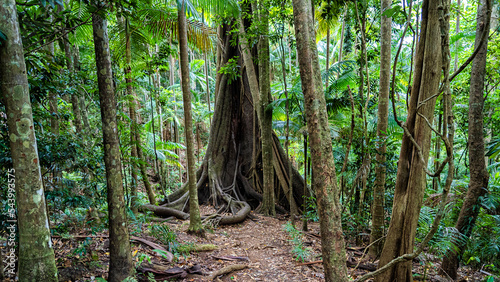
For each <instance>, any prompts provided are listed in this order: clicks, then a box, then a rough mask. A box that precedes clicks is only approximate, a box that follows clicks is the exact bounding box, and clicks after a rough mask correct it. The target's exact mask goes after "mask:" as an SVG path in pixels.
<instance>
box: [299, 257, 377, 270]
mask: <svg viewBox="0 0 500 282" xmlns="http://www.w3.org/2000/svg"><path fill="white" fill-rule="evenodd" d="M318 263H323V261H322V260H315V261H310V262H302V263H299V264H296V265H295V266H303V265H311V264H318ZM358 264H359V263H358ZM346 265H347V266H349V267H354V266H356V267H357V268H359V269H364V270H369V271H374V270H376V269H377V266H376V265H375V264H374V263H370V264H361V265H359V266H358V265H356V263H354V262H351V261H346Z"/></svg>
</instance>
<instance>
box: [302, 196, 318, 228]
mask: <svg viewBox="0 0 500 282" xmlns="http://www.w3.org/2000/svg"><path fill="white" fill-rule="evenodd" d="M304 199H305V212H304V217H305V218H306V219H307V220H312V221H314V222H317V221H319V217H318V206H317V205H316V197H314V196H309V197H307V196H304Z"/></svg>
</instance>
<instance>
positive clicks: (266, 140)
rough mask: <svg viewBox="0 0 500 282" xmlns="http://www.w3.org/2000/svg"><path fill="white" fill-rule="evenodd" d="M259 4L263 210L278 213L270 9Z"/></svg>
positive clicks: (270, 213) (267, 213) (266, 213)
mask: <svg viewBox="0 0 500 282" xmlns="http://www.w3.org/2000/svg"><path fill="white" fill-rule="evenodd" d="M258 3H259V5H258V18H259V24H260V25H261V27H262V28H261V30H262V34H261V36H260V38H259V42H258V58H259V92H260V93H259V94H260V105H259V107H260V109H258V110H259V111H260V112H261V114H260V117H259V121H260V129H261V143H262V174H263V186H264V187H263V189H264V195H263V196H264V198H263V200H262V207H261V212H262V213H263V214H264V215H270V216H274V215H276V209H275V208H274V198H275V195H274V170H273V139H272V138H273V128H272V126H273V110H272V109H269V108H268V105H269V104H270V103H271V101H272V97H271V81H270V79H269V10H268V9H267V8H266V5H265V4H264V1H262V0H260V1H259V2H258Z"/></svg>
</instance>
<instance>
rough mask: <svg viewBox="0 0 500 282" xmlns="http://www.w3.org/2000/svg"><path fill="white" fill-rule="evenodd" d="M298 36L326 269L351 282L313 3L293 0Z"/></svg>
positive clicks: (332, 277) (335, 278) (328, 278)
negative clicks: (317, 47) (317, 46)
mask: <svg viewBox="0 0 500 282" xmlns="http://www.w3.org/2000/svg"><path fill="white" fill-rule="evenodd" d="M293 15H294V22H295V34H296V35H297V52H298V54H299V55H300V56H299V64H300V76H301V80H302V91H303V92H304V104H305V113H306V118H307V129H308V132H309V138H310V144H311V157H312V165H313V171H314V176H313V187H314V190H315V191H316V197H317V205H318V215H319V219H320V232H321V249H322V254H323V267H324V270H325V280H326V281H327V282H330V281H332V282H333V281H335V282H340V281H348V278H347V269H346V263H345V260H346V254H345V246H344V236H343V233H342V225H341V209H340V203H339V199H338V192H337V177H336V173H335V162H334V159H333V152H332V141H331V136H330V129H329V125H328V115H327V113H326V102H325V96H324V94H323V91H322V90H323V83H322V82H321V71H320V68H319V61H318V50H317V49H316V42H315V34H314V21H313V17H312V7H311V2H310V1H301V0H293Z"/></svg>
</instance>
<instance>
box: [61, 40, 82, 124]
mask: <svg viewBox="0 0 500 282" xmlns="http://www.w3.org/2000/svg"><path fill="white" fill-rule="evenodd" d="M63 45H64V54H65V56H66V67H67V68H68V72H69V75H70V77H71V79H73V78H74V76H75V65H74V61H73V53H72V51H71V44H70V43H69V39H68V35H67V34H66V35H65V36H63ZM71 106H72V108H73V125H74V126H75V131H76V133H78V134H80V133H81V132H82V116H81V113H80V105H79V103H78V95H77V94H76V93H74V94H72V95H71Z"/></svg>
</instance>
